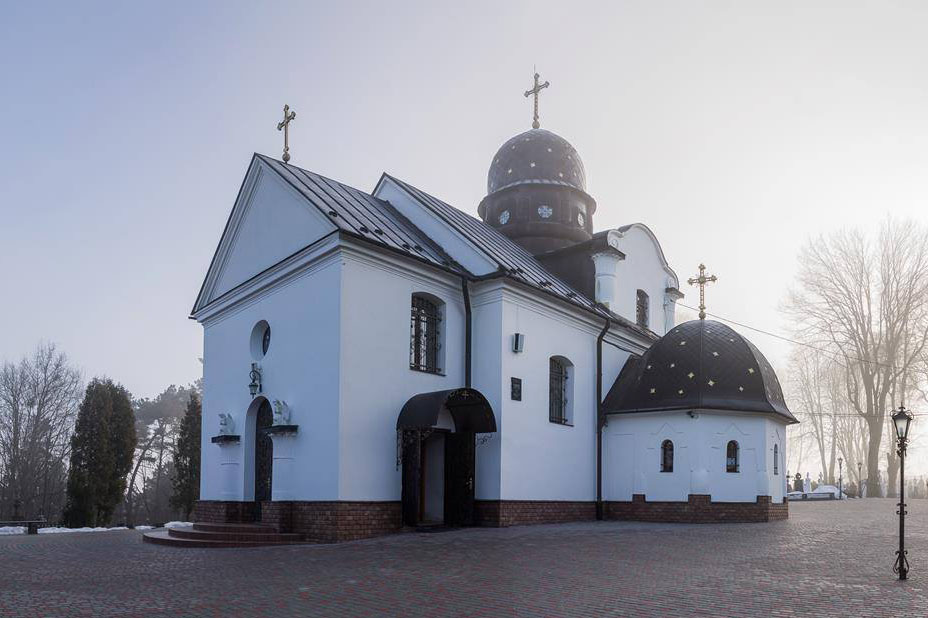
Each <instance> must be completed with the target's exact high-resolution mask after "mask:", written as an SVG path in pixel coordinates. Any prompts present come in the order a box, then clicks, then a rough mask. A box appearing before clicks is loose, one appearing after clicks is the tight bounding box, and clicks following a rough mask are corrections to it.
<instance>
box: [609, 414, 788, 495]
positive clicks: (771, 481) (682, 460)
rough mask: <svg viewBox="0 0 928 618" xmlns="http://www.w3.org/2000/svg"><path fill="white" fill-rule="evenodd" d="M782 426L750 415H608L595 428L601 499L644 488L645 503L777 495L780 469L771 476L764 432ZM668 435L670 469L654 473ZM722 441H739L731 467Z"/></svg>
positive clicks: (781, 429) (781, 432)
mask: <svg viewBox="0 0 928 618" xmlns="http://www.w3.org/2000/svg"><path fill="white" fill-rule="evenodd" d="M784 430H785V425H784V424H783V423H780V422H778V421H775V420H772V419H769V418H767V417H764V416H758V415H750V414H737V413H732V414H726V413H709V412H698V413H696V414H694V415H692V416H690V415H689V414H687V413H686V412H653V413H641V414H623V415H611V416H609V420H608V425H607V426H606V428H605V430H604V432H603V451H604V471H603V476H604V486H603V494H604V499H605V500H615V501H629V500H631V499H632V495H633V494H644V496H645V499H646V500H649V501H686V500H687V498H688V496H689V494H708V495H710V496H711V499H712V501H713V502H755V501H756V499H757V496H759V495H769V496H771V499H772V500H773V501H775V502H776V501H780V500H782V498H783V494H782V487H783V479H784V476H783V474H784V473H783V470H782V469H780V470H778V474H777V475H774V474H773V464H772V456H773V455H772V454H773V444H772V442H771V435H776V433H777V432H779V435H780V436H782V435H785V431H784ZM668 439H669V440H671V441H673V445H674V466H673V472H661V459H660V456H661V444H662V443H663V441H664V440H668ZM729 440H735V441H737V442H738V445H739V451H740V454H739V458H740V462H739V464H740V465H739V470H738V472H727V471H726V466H725V463H726V462H725V454H726V447H727V445H728V442H729ZM783 448H785V441H784V442H781V443H780V449H783ZM780 465H781V466H782V460H781V464H780Z"/></svg>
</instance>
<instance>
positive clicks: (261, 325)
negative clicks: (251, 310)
mask: <svg viewBox="0 0 928 618" xmlns="http://www.w3.org/2000/svg"><path fill="white" fill-rule="evenodd" d="M250 344H251V357H252V358H253V359H254V360H261V359H262V358H264V355H265V354H267V350H268V348H270V347H271V326H270V324H268V323H267V322H266V321H265V320H261V321H260V322H258V323H257V324H255V326H254V328H252V329H251V341H250Z"/></svg>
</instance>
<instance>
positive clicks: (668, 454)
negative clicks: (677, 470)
mask: <svg viewBox="0 0 928 618" xmlns="http://www.w3.org/2000/svg"><path fill="white" fill-rule="evenodd" d="M661 472H673V442H671V441H670V440H664V441H663V442H662V443H661Z"/></svg>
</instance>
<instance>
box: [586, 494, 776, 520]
mask: <svg viewBox="0 0 928 618" xmlns="http://www.w3.org/2000/svg"><path fill="white" fill-rule="evenodd" d="M603 511H604V517H605V518H606V519H626V520H634V521H654V522H670V523H687V524H710V523H711V524H715V523H725V522H730V523H735V522H763V521H775V520H779V519H787V518H788V517H789V504H788V503H787V502H786V500H783V502H773V501H771V499H770V496H757V500H756V501H755V502H712V501H711V499H710V497H709V496H707V495H697V494H690V496H689V500H688V501H686V502H647V501H645V499H644V495H642V494H635V495H633V496H632V501H631V502H605V503H604V504H603Z"/></svg>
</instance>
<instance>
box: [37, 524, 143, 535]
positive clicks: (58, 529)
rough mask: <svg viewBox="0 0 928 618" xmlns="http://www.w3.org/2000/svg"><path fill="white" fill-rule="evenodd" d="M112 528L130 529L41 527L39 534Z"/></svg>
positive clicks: (106, 530)
mask: <svg viewBox="0 0 928 618" xmlns="http://www.w3.org/2000/svg"><path fill="white" fill-rule="evenodd" d="M110 530H128V528H126V527H125V526H116V527H115V528H39V534H64V533H68V532H109V531H110Z"/></svg>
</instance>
